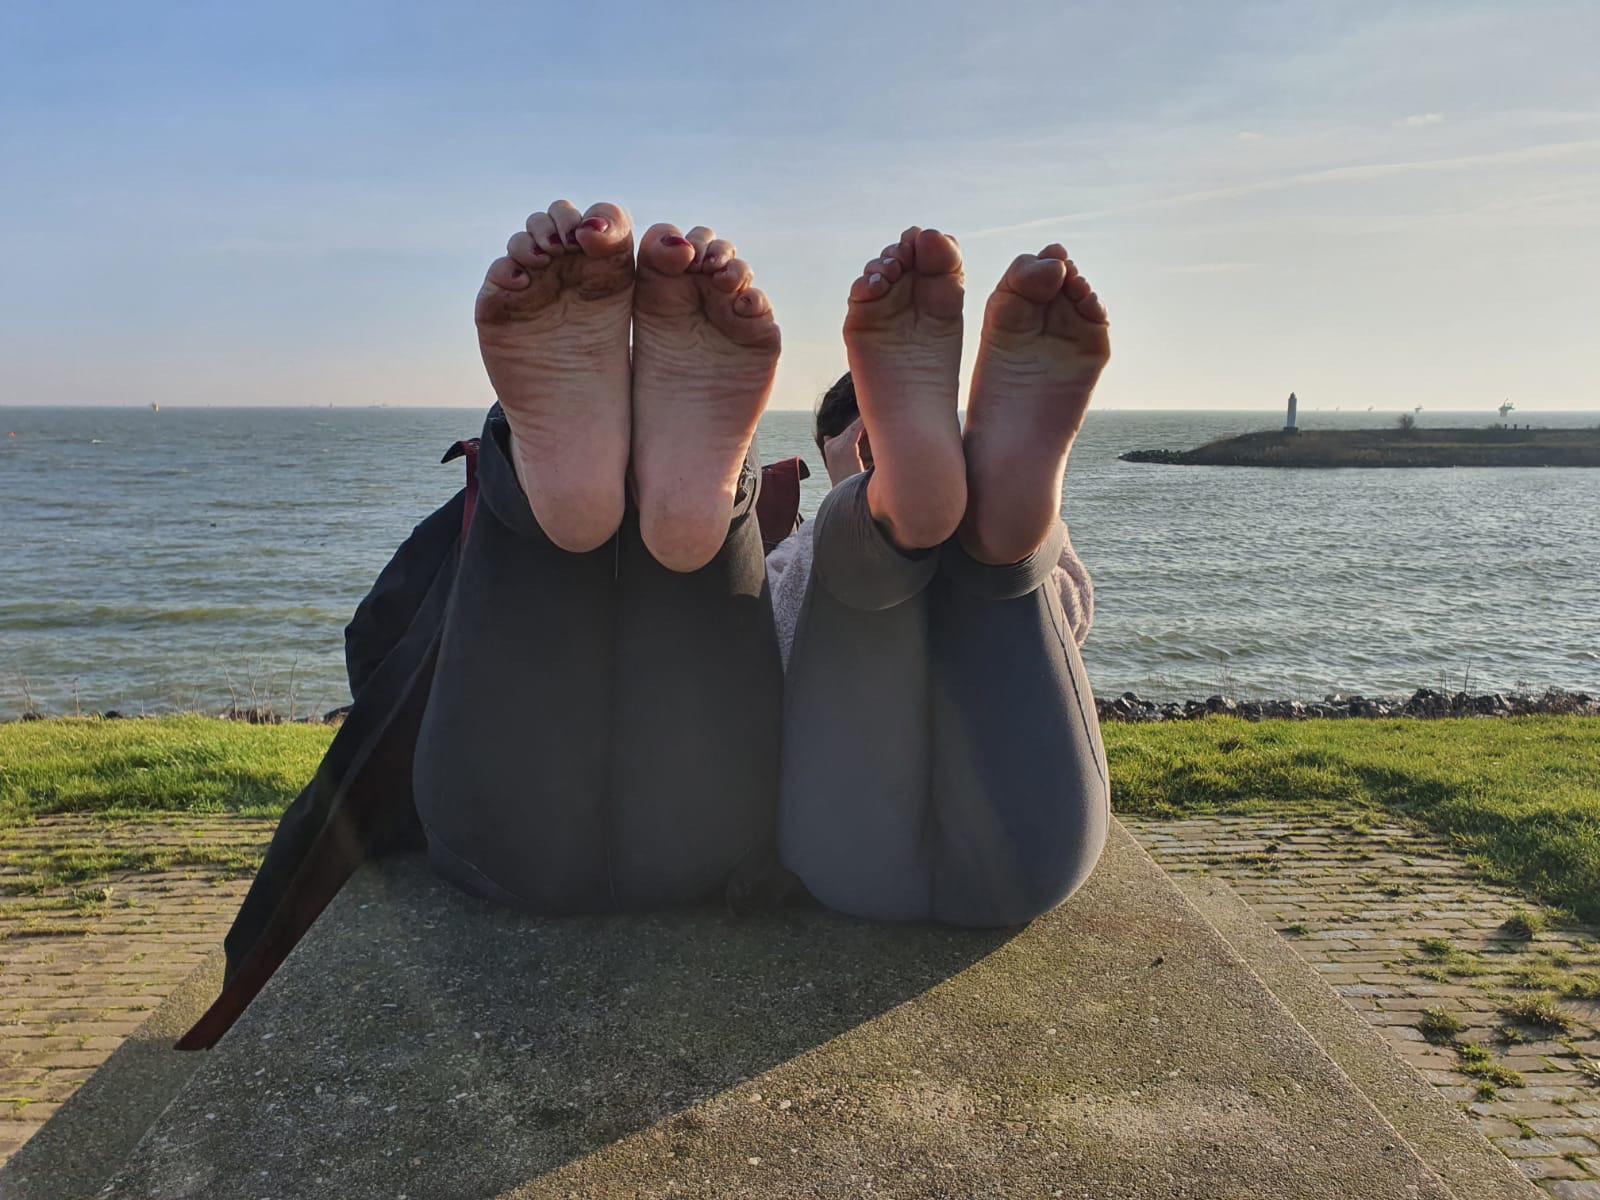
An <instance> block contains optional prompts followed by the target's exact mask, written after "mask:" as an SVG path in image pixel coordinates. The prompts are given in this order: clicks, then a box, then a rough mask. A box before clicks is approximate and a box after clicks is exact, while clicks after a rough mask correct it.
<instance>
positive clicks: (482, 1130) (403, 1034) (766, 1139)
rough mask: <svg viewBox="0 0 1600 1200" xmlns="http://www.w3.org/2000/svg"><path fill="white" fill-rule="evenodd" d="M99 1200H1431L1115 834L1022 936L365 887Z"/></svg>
mask: <svg viewBox="0 0 1600 1200" xmlns="http://www.w3.org/2000/svg"><path fill="white" fill-rule="evenodd" d="M105 1194H106V1195H107V1196H111V1197H118V1198H123V1200H132V1198H134V1197H137V1198H138V1200H147V1198H149V1197H162V1198H175V1197H199V1196H204V1197H207V1198H209V1200H231V1198H240V1200H243V1198H248V1200H263V1198H266V1197H276V1198H281V1197H300V1196H340V1197H343V1198H347V1200H365V1198H367V1197H378V1196H383V1197H397V1196H406V1197H409V1198H410V1200H418V1198H419V1197H452V1198H458V1200H459V1198H466V1197H523V1198H531V1197H558V1196H559V1197H571V1196H580V1197H596V1196H599V1197H609V1196H650V1197H654V1196H685V1197H713V1196H714V1197H735V1196H737V1197H785V1198H788V1197H795V1196H818V1197H824V1196H826V1197H831V1196H840V1197H843V1196H849V1197H860V1196H864V1195H879V1196H890V1197H893V1196H904V1197H963V1198H968V1197H990V1196H994V1197H998V1196H1004V1197H1034V1196H1063V1197H1074V1198H1077V1197H1093V1198H1094V1200H1118V1198H1124V1197H1126V1198H1132V1197H1139V1198H1141V1200H1162V1198H1174V1200H1175V1198H1177V1197H1184V1198H1185V1200H1208V1198H1215V1200H1224V1198H1226V1200H1239V1198H1240V1197H1263V1198H1282V1200H1288V1198H1295V1200H1311V1198H1313V1197H1316V1198H1318V1200H1322V1198H1325V1197H1328V1196H1339V1197H1341V1200H1379V1198H1381V1200H1395V1198H1397V1197H1419V1198H1426V1200H1445V1198H1446V1197H1448V1196H1449V1193H1448V1191H1447V1190H1446V1189H1445V1188H1444V1186H1443V1185H1442V1184H1441V1183H1440V1182H1439V1180H1438V1179H1437V1177H1436V1176H1434V1175H1433V1174H1432V1173H1431V1172H1430V1171H1429V1170H1428V1169H1427V1168H1426V1167H1425V1166H1424V1165H1423V1164H1422V1162H1421V1161H1420V1160H1418V1159H1417V1158H1416V1156H1415V1155H1413V1154H1412V1153H1411V1151H1410V1150H1409V1148H1408V1147H1406V1145H1405V1144H1404V1143H1403V1142H1402V1141H1401V1139H1400V1138H1399V1137H1398V1136H1397V1135H1396V1134H1395V1132H1394V1130H1393V1129H1392V1128H1390V1126H1389V1125H1388V1124H1387V1123H1386V1122H1385V1121H1384V1120H1383V1119H1382V1118H1381V1117H1380V1116H1379V1114H1378V1113H1377V1111H1376V1110H1375V1109H1373V1108H1372V1106H1371V1105H1370V1104H1369V1103H1368V1102H1367V1101H1366V1100H1365V1099H1364V1098H1363V1097H1362V1096H1361V1094H1360V1093H1359V1092H1358V1091H1357V1090H1356V1089H1355V1088H1354V1087H1353V1086H1352V1085H1351V1083H1350V1082H1349V1080H1348V1079H1346V1078H1345V1077H1344V1075H1343V1074H1342V1073H1341V1072H1340V1071H1339V1070H1338V1069H1337V1068H1336V1067H1335V1066H1334V1064H1333V1062H1332V1061H1331V1060H1330V1059H1328V1058H1327V1056H1326V1055H1324V1054H1323V1053H1322V1052H1321V1050H1319V1049H1318V1048H1317V1047H1316V1045H1315V1044H1314V1043H1313V1042H1312V1040H1311V1039H1310V1038H1309V1037H1308V1036H1307V1034H1306V1032H1305V1031H1304V1030H1303V1029H1302V1028H1301V1027H1300V1026H1299V1025H1298V1024H1297V1023H1296V1022H1295V1021H1294V1020H1293V1018H1292V1017H1290V1015H1289V1014H1288V1012H1287V1011H1286V1010H1285V1009H1284V1008H1283V1007H1282V1006H1281V1005H1280V1004H1279V1003H1278V1002H1277V1000H1275V999H1274V998H1273V997H1272V995H1271V994H1270V993H1269V992H1268V990H1267V989H1266V988H1265V987H1264V986H1263V985H1262V983H1261V982H1260V981H1259V980H1258V979H1257V978H1256V977H1255V976H1254V975H1253V974H1252V973H1251V972H1250V970H1249V969H1248V968H1247V967H1246V966H1245V964H1244V963H1243V962H1242V960H1241V959H1240V958H1239V957H1238V956H1237V955H1236V954H1235V953H1234V952H1233V951H1232V950H1231V949H1230V948H1229V947H1228V945H1227V943H1226V942H1225V941H1224V940H1223V939H1222V938H1221V937H1220V936H1219V935H1218V934H1217V933H1216V931H1215V930H1213V929H1212V928H1211V926H1210V925H1209V924H1207V922H1206V921H1205V920H1204V919H1203V918H1202V917H1201V916H1200V914H1199V913H1198V912H1197V911H1196V910H1195V909H1194V908H1193V906H1191V905H1190V904H1189V903H1188V902H1187V901H1186V900H1185V899H1184V898H1183V897H1182V895H1181V894H1180V893H1179V892H1178V890H1177V889H1176V888H1175V887H1174V885H1173V884H1172V883H1171V882H1170V881H1169V880H1168V879H1167V878H1166V877H1165V876H1164V875H1163V874H1162V873H1161V871H1160V870H1159V869H1158V868H1156V866H1155V865H1154V864H1153V863H1152V862H1151V861H1150V860H1149V858H1148V857H1147V856H1146V855H1145V854H1144V852H1143V851H1142V850H1140V849H1139V848H1138V846H1137V845H1136V844H1135V843H1134V842H1133V841H1132V839H1131V838H1130V837H1128V835H1127V834H1126V832H1124V831H1123V830H1122V829H1121V828H1120V827H1118V828H1116V829H1115V830H1114V834H1113V837H1112V840H1111V843H1110V845H1109V847H1108V849H1107V852H1106V856H1105V859H1104V861H1103V863H1102V865H1101V867H1100V869H1099V870H1098V871H1097V872H1096V873H1095V876H1094V878H1093V879H1092V880H1091V881H1090V883H1089V884H1088V885H1087V886H1086V887H1085V888H1084V889H1083V891H1082V892H1081V893H1080V894H1079V895H1078V896H1077V897H1075V898H1074V899H1073V901H1072V902H1071V903H1070V904H1068V905H1067V906H1065V907H1064V908H1063V909H1062V910H1061V911H1060V912H1057V913H1055V914H1052V915H1051V916H1050V917H1048V918H1046V919H1044V920H1042V921H1039V922H1037V923H1035V924H1034V925H1033V926H1031V927H1030V928H1028V929H1027V930H1025V931H1023V932H1021V933H1018V934H1016V935H1014V936H1012V935H1009V934H1004V933H993V932H973V931H960V930H948V929H931V928H906V927H884V926H874V925H869V924H864V923H860V922H855V921H850V920H847V919H843V918H839V917H835V916H832V915H829V914H826V913H822V912H815V911H808V912H790V913H782V914H773V915H770V916H765V917H758V918H746V919H735V918H731V917H728V916H726V915H723V914H720V913H705V912H698V913H680V914H669V915H657V916H647V917H628V918H606V919H598V918H597V919H581V920H563V921H549V920H537V919H531V918H527V917H522V916H518V915H515V914H510V913H505V912H500V911H496V910H494V909H492V908H490V907H488V906H485V905H481V904H479V903H477V902H475V901H472V900H470V899H468V898H467V897H464V896H461V895H458V894H456V893H454V892H453V891H451V890H450V889H449V888H447V887H445V886H443V885H441V884H439V883H437V882H435V881H434V880H433V879H432V878H431V877H430V876H429V875H428V873H427V871H426V869H425V868H424V867H423V865H422V864H421V863H419V862H417V861H414V860H402V861H397V862H392V863H390V864H387V865H385V866H383V867H382V868H381V869H380V868H373V869H368V870H366V871H364V872H363V873H361V874H360V875H359V876H358V877H357V878H356V879H355V880H354V881H352V883H351V884H350V885H349V886H348V887H347V888H346V890H345V892H344V894H343V895H342V896H341V897H340V898H339V900H338V901H337V902H336V904H335V905H334V906H333V907H332V908H331V909H330V910H329V912H328V913H327V914H326V915H325V916H324V918H323V919H322V920H321V921H320V922H319V923H318V925H317V927H316V928H315V929H314V930H313V931H312V934H311V936H310V937H308V938H307V939H306V941H305V942H304V943H302V945H301V946H300V947H299V948H298V949H297V950H296V952H295V954H294V955H293V957H292V958H291V959H290V961H289V962H288V963H287V964H286V965H285V967H284V968H283V969H282V970H281V971H280V972H279V973H278V975H277V977H276V978H275V979H274V980H273V982H272V984H271V985H270V986H269V987H268V988H267V990H266V991H265V992H264V993H263V994H262V996H261V997H260V998H259V999H258V1000H257V1002H256V1003H255V1005H254V1006H253V1007H252V1008H251V1009H250V1011H249V1012H247V1013H246V1014H245V1016H244V1018H243V1019H242V1020H241V1021H240V1022H239V1024H238V1025H237V1026H236V1027H235V1028H234V1029H233V1031H232V1032H231V1033H230V1034H229V1035H228V1036H227V1037H226V1038H225V1039H224V1040H223V1041H222V1043H221V1044H220V1045H219V1046H218V1047H217V1049H216V1050H214V1051H213V1052H212V1053H211V1055H210V1056H209V1059H208V1061H207V1062H206V1063H205V1065H204V1066H203V1067H202V1068H201V1070H200V1071H198V1072H197V1073H196V1074H195V1076H194V1077H193V1078H192V1079H191V1080H190V1082H189V1084H188V1085H187V1086H186V1087H185V1088H184V1090H183V1091H182V1092H181V1093H180V1094H179V1096H178V1097H177V1099H176V1100H174V1102H173V1103H172V1104H171V1105H170V1106H169V1107H168V1108H167V1110H166V1112H165V1113H163V1115H162V1117H161V1119H160V1120H159V1121H158V1122H157V1123H156V1125H155V1126H154V1127H153V1128H152V1129H151V1131H150V1132H149V1133H148V1134H147V1135H146V1137H145V1138H144V1140H143V1141H142V1142H141V1143H140V1144H139V1146H138V1147H137V1148H136V1149H135V1150H134V1153H133V1155H132V1157H131V1158H130V1160H129V1162H128V1164H127V1166H126V1168H125V1169H124V1170H123V1172H121V1173H120V1174H119V1176H118V1177H117V1179H116V1180H115V1181H114V1182H113V1184H112V1186H111V1187H109V1188H108V1189H107V1191H106V1193H105Z"/></svg>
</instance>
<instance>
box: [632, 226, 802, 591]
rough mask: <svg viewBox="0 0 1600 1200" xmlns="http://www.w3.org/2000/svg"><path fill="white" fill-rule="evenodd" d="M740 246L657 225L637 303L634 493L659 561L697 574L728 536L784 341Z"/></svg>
mask: <svg viewBox="0 0 1600 1200" xmlns="http://www.w3.org/2000/svg"><path fill="white" fill-rule="evenodd" d="M752 278H753V274H752V272H751V270H750V266H749V264H747V263H746V262H745V261H744V260H743V259H741V258H739V257H738V256H737V252H736V250H735V248H734V246H733V244H732V243H731V242H728V241H726V240H724V239H722V238H719V237H717V236H716V235H715V233H713V232H712V231H711V230H710V229H707V228H705V227H704V226H696V227H695V228H694V229H691V230H690V231H689V233H688V235H687V236H685V235H684V234H682V233H680V232H679V231H678V229H677V227H676V226H674V225H653V226H651V227H650V229H649V231H648V232H647V233H646V234H645V235H644V237H643V238H642V239H641V240H640V243H639V277H638V283H637V285H636V286H635V288H634V295H633V464H632V471H633V486H634V494H635V496H636V498H637V502H638V506H639V531H640V535H641V536H642V537H643V538H644V544H645V546H646V547H647V548H648V549H649V551H650V553H651V554H652V555H653V556H654V557H655V559H656V561H657V562H659V563H661V564H662V565H663V566H665V567H667V568H669V569H670V570H673V571H697V570H699V569H700V568H701V567H703V566H705V565H706V564H707V563H708V562H710V561H711V560H712V559H713V558H715V557H716V555H717V552H718V551H719V550H720V549H721V548H722V544H723V542H724V541H726V540H727V536H728V523H729V520H730V519H731V517H732V509H733V504H734V500H735V497H736V493H737V491H738V485H739V475H740V472H741V470H742V469H743V466H744V460H745V455H746V454H747V453H748V452H749V449H750V443H751V441H752V440H753V439H754V438H755V433H756V425H757V424H758V423H759V422H760V420H761V413H762V410H763V409H765V408H766V406H767V400H768V398H769V397H770V396H771V394H772V379H773V375H774V373H775V372H776V370H777V366H778V352H779V350H780V349H781V348H782V345H783V338H782V335H781V334H780V333H779V331H778V323H777V322H776V321H775V320H774V319H773V315H772V305H771V304H770V303H769V302H768V300H767V297H766V295H765V294H764V293H762V292H761V291H760V290H759V289H758V288H755V287H752V286H751V280H752Z"/></svg>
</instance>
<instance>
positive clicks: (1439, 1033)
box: [1417, 1008, 1466, 1046]
mask: <svg viewBox="0 0 1600 1200" xmlns="http://www.w3.org/2000/svg"><path fill="white" fill-rule="evenodd" d="M1465 1028H1466V1026H1465V1025H1463V1024H1462V1023H1461V1018H1460V1017H1458V1016H1456V1015H1455V1013H1453V1012H1451V1011H1450V1010H1449V1009H1447V1008H1429V1009H1424V1010H1423V1013H1422V1016H1420V1017H1418V1018H1417V1029H1418V1030H1419V1031H1420V1032H1421V1034H1422V1036H1423V1037H1425V1038H1427V1039H1428V1040H1429V1041H1430V1042H1432V1043H1433V1044H1434V1045H1435V1046H1448V1045H1449V1044H1450V1043H1451V1042H1453V1041H1455V1040H1456V1037H1457V1035H1458V1034H1460V1033H1461V1031H1462V1030H1464V1029H1465Z"/></svg>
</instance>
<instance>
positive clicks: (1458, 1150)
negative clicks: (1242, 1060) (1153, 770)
mask: <svg viewBox="0 0 1600 1200" xmlns="http://www.w3.org/2000/svg"><path fill="white" fill-rule="evenodd" d="M1175 881H1176V883H1177V885H1178V887H1179V888H1180V889H1181V890H1182V891H1183V893H1184V895H1186V896H1187V897H1188V898H1189V899H1190V901H1192V902H1193V903H1194V905H1195V907H1196V908H1198V909H1199V910H1200V912H1201V913H1202V915H1204V916H1205V918H1206V919H1207V920H1208V921H1209V922H1210V923H1211V925H1212V926H1213V928H1215V929H1216V930H1217V931H1218V932H1219V933H1221V934H1222V936H1223V937H1224V938H1226V939H1227V941H1228V943H1229V944H1230V945H1232V946H1233V948H1234V949H1235V950H1237V951H1238V952H1239V954H1240V956H1241V957H1243V959H1244V960H1245V962H1246V963H1248V964H1249V966H1250V968H1251V970H1253V971H1254V972H1255V973H1256V975H1257V976H1259V977H1260V979H1261V981H1262V982H1263V983H1265V984H1266V985H1267V986H1268V987H1269V988H1271V989H1272V992H1273V994H1274V995H1275V996H1277V997H1278V999H1279V1000H1281V1001H1282V1002H1283V1004H1284V1005H1285V1007H1287V1008H1288V1009H1289V1011H1290V1012H1292V1013H1293V1014H1294V1016H1295V1019H1296V1020H1298V1021H1299V1022H1300V1023H1301V1024H1302V1025H1304V1026H1305V1027H1306V1029H1307V1031H1309V1032H1310V1034H1311V1035H1312V1036H1313V1037H1314V1038H1316V1040H1317V1044H1318V1045H1319V1046H1321V1047H1322V1048H1323V1049H1324V1050H1325V1051H1327V1052H1328V1055H1329V1056H1330V1057H1331V1058H1332V1059H1333V1060H1334V1062H1336V1063H1338V1064H1339V1068H1340V1069H1341V1070H1342V1071H1343V1072H1344V1073H1345V1075H1346V1076H1347V1077H1348V1078H1349V1079H1350V1080H1351V1081H1352V1082H1353V1083H1354V1084H1355V1085H1356V1086H1357V1087H1358V1088H1360V1089H1361V1090H1362V1092H1364V1093H1365V1094H1366V1096H1367V1098H1368V1099H1369V1100H1371V1101H1372V1104H1373V1106H1374V1107H1375V1108H1377V1110H1378V1111H1379V1112H1380V1113H1382V1114H1383V1115H1384V1117H1385V1118H1386V1119H1387V1120H1388V1121H1389V1123H1390V1124H1391V1125H1393V1126H1394V1128H1395V1130H1396V1131H1397V1132H1398V1133H1399V1134H1400V1135H1401V1136H1402V1137H1404V1138H1405V1140H1406V1142H1407V1144H1408V1145H1409V1146H1410V1147H1411V1148H1412V1149H1413V1150H1414V1151H1416V1153H1417V1156H1418V1157H1419V1158H1421V1159H1422V1160H1423V1161H1424V1162H1425V1163H1427V1164H1428V1166H1429V1167H1431V1168H1432V1169H1433V1171H1434V1172H1435V1173H1436V1174H1437V1175H1438V1176H1439V1177H1440V1179H1442V1180H1443V1181H1444V1182H1445V1184H1446V1185H1447V1186H1448V1187H1449V1188H1450V1190H1451V1191H1452V1192H1453V1193H1454V1194H1455V1196H1456V1200H1542V1197H1543V1195H1544V1193H1542V1192H1540V1191H1539V1190H1538V1189H1537V1188H1535V1187H1534V1186H1533V1184H1531V1183H1530V1182H1528V1179H1527V1177H1526V1176H1524V1175H1523V1174H1522V1172H1521V1171H1519V1170H1518V1169H1517V1168H1516V1167H1514V1166H1513V1165H1512V1164H1511V1163H1510V1162H1509V1161H1508V1160H1507V1159H1506V1157H1505V1155H1503V1154H1501V1153H1500V1152H1499V1151H1498V1150H1496V1149H1495V1148H1494V1147H1493V1146H1491V1145H1490V1144H1489V1142H1488V1141H1487V1140H1485V1139H1484V1138H1483V1137H1482V1136H1481V1135H1480V1134H1479V1133H1478V1131H1477V1130H1476V1129H1474V1128H1473V1127H1472V1123H1471V1122H1470V1121H1468V1120H1467V1118H1466V1114H1464V1113H1463V1112H1462V1111H1461V1109H1460V1108H1459V1107H1457V1106H1456V1105H1455V1104H1453V1103H1451V1102H1450V1101H1449V1100H1446V1099H1445V1098H1444V1097H1443V1096H1441V1095H1439V1093H1438V1092H1437V1091H1435V1090H1434V1088H1433V1085H1432V1084H1430V1083H1429V1082H1428V1081H1427V1080H1425V1079H1423V1078H1422V1076H1421V1075H1419V1074H1417V1072H1416V1071H1415V1070H1413V1069H1412V1067H1411V1066H1410V1065H1409V1064H1408V1063H1406V1062H1405V1060H1404V1059H1402V1058H1400V1056H1399V1055H1397V1054H1396V1053H1395V1052H1394V1050H1393V1048H1392V1047H1391V1046H1390V1045H1389V1043H1388V1042H1387V1041H1385V1040H1384V1037H1383V1035H1382V1034H1381V1033H1379V1032H1378V1031H1377V1030H1376V1029H1374V1028H1373V1027H1372V1026H1371V1025H1369V1024H1368V1023H1367V1022H1366V1021H1365V1020H1363V1019H1362V1017H1361V1014H1360V1013H1358V1012H1355V1011H1353V1010H1352V1009H1351V1008H1350V1007H1349V1006H1348V1005H1346V1004H1345V1003H1344V1002H1343V1001H1342V1000H1340V999H1339V997H1338V996H1337V995H1336V994H1335V993H1334V991H1333V989H1332V988H1330V987H1329V986H1328V985H1327V983H1326V982H1325V981H1324V980H1323V979H1322V977H1321V976H1320V975H1318V974H1317V972H1316V971H1314V970H1313V969H1312V968H1311V966H1310V965H1309V964H1308V963H1307V962H1306V961H1305V960H1304V959H1302V958H1301V957H1300V956H1299V955H1298V954H1296V953H1295V952H1294V948H1293V947H1292V946H1290V945H1289V944H1288V943H1287V942H1285V941H1284V940H1283V938H1282V937H1280V936H1279V935H1278V933H1277V931H1276V930H1274V929H1272V928H1271V927H1270V926H1268V925H1267V924H1266V923H1265V922H1263V921H1262V919H1261V918H1260V917H1259V916H1258V915H1257V914H1256V912H1255V910H1254V909H1252V908H1251V907H1250V905H1249V904H1248V903H1246V902H1245V900H1244V899H1243V898H1242V897H1240V896H1239V894H1238V893H1237V892H1235V891H1234V890H1233V889H1232V888H1230V887H1229V886H1228V885H1227V884H1226V883H1224V882H1223V881H1222V880H1220V879H1217V878H1215V877H1213V876H1208V875H1182V876H1178V877H1176V880H1175Z"/></svg>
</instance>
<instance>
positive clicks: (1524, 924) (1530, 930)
mask: <svg viewBox="0 0 1600 1200" xmlns="http://www.w3.org/2000/svg"><path fill="white" fill-rule="evenodd" d="M1549 924H1550V918H1548V917H1546V916H1545V915H1544V914H1543V913H1542V912H1539V911H1538V910H1537V909H1532V908H1514V909H1512V910H1511V915H1510V916H1509V917H1507V918H1506V919H1505V921H1504V922H1503V923H1502V925H1501V928H1502V929H1504V930H1505V931H1506V932H1507V933H1509V934H1510V935H1511V936H1512V937H1514V938H1521V939H1522V940H1523V941H1525V942H1531V941H1532V940H1533V939H1534V938H1535V937H1537V936H1538V935H1539V934H1541V933H1543V932H1544V931H1545V928H1546V927H1547V926H1548V925H1549Z"/></svg>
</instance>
